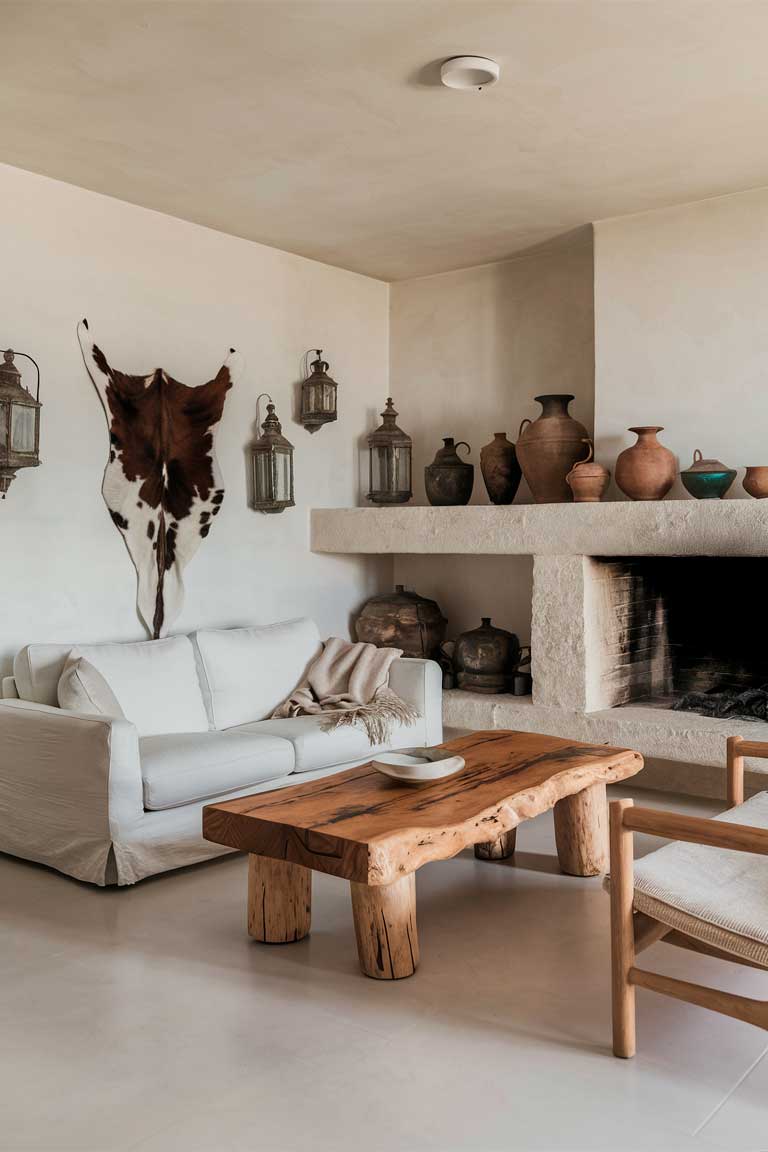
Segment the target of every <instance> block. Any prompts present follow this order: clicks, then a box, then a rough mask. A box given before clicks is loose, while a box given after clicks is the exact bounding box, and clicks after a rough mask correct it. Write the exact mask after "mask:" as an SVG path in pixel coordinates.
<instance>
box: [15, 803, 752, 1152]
mask: <svg viewBox="0 0 768 1152" xmlns="http://www.w3.org/2000/svg"><path fill="white" fill-rule="evenodd" d="M624 794H627V793H626V790H625V792H624ZM639 799H640V802H642V803H649V802H650V803H654V804H658V805H659V806H666V807H669V806H678V807H684V808H685V809H686V810H689V811H700V812H708V811H712V806H711V805H707V803H706V802H699V803H692V802H689V803H688V804H683V803H682V802H680V803H678V804H677V805H676V804H675V800H674V798H670V797H669V796H663V797H662V796H653V795H652V794H648V793H642V794H639ZM651 843H652V842H650V841H645V842H644V843H640V844H638V849H639V850H640V851H643V850H646V849H647V848H648V847H649V846H650V844H651ZM552 852H553V839H552V821H551V817H550V816H544V817H540V818H539V819H538V820H535V821H532V822H531V823H529V824H526V825H524V826H523V828H522V829H521V830H520V832H519V834H518V854H517V859H516V864H515V865H514V866H513V865H511V864H510V863H501V864H489V863H485V864H484V863H480V862H476V861H475V860H474V858H473V856H472V855H471V854H468V853H463V854H462V855H460V856H458V857H456V858H455V859H454V860H452V861H446V862H443V863H439V864H432V865H429V866H427V867H426V868H424V869H422V871H421V872H420V873H419V876H418V905H419V906H418V912H419V929H420V937H421V947H422V964H421V968H420V969H419V971H418V973H417V974H416V975H415V976H414V977H413V978H411V979H410V980H403V981H400V982H398V983H379V982H377V981H373V980H369V979H366V978H365V977H363V976H361V975H360V973H359V971H358V969H357V964H356V956H355V946H354V938H353V931H352V918H351V911H350V906H349V894H348V891H347V885H346V884H345V883H344V882H343V881H340V880H336V879H333V878H331V877H326V876H316V877H315V887H314V921H313V933H312V936H311V937H310V938H309V939H308V940H306V941H303V942H302V943H299V944H294V945H287V946H284V947H269V946H264V945H259V944H256V943H254V942H252V941H250V940H249V939H248V937H247V935H246V934H245V929H244V915H245V880H246V862H245V859H244V858H242V857H234V856H230V857H225V858H223V859H221V860H219V861H216V862H214V863H212V864H205V865H200V866H198V867H196V868H189V869H186V870H184V871H182V872H177V873H174V874H168V875H166V876H161V877H157V878H155V879H153V880H149V881H145V882H144V883H142V884H139V885H137V886H136V887H135V888H130V889H122V890H119V891H116V890H106V891H105V890H97V889H94V888H90V887H87V886H86V885H82V884H78V883H76V882H74V881H71V880H68V879H65V878H64V877H62V876H59V875H57V874H55V873H53V872H49V871H47V870H46V869H44V868H40V867H36V866H34V865H31V864H25V863H22V862H20V861H15V860H12V859H9V858H8V857H0V917H1V920H0V1098H1V1099H0V1149H2V1150H3V1152H11V1150H14V1152H15V1150H19V1152H20V1150H26V1149H48V1150H55V1152H60V1150H62V1152H63V1150H65V1149H67V1150H77V1152H86V1150H88V1152H128V1150H129V1149H130V1150H132V1152H175V1150H177V1149H178V1150H183V1152H203V1150H204V1152H245V1150H254V1149H263V1150H266V1152H270V1150H276V1152H277V1150H280V1152H282V1150H289V1149H290V1150H297V1152H298V1150H300V1152H315V1150H318V1152H324V1150H329V1152H330V1150H333V1152H348V1150H349V1152H358V1150H364V1152H378V1150H381V1152H384V1150H386V1152H410V1150H414V1152H415V1150H417V1149H418V1150H421V1149H435V1150H443V1152H451V1150H454V1149H455V1150H458V1149H462V1150H463V1149H477V1150H479V1152H495V1150H497V1149H498V1150H502V1149H523V1150H528V1149H530V1150H537V1152H538V1150H540V1152H549V1150H562V1152H582V1150H583V1152H602V1150H605V1152H608V1150H610V1152H623V1150H633V1149H655V1150H656V1152H668V1150H673V1149H675V1150H676V1149H686V1150H687V1149H696V1150H699V1152H707V1150H708V1149H724V1150H725V1149H727V1150H728V1152H742V1150H743V1152H747V1150H749V1152H759V1150H765V1149H768V1056H766V1051H767V1040H768V1038H767V1037H766V1034H765V1033H764V1032H761V1031H759V1030H758V1029H755V1028H750V1027H748V1026H747V1025H745V1024H740V1023H737V1022H735V1021H731V1020H727V1019H725V1018H724V1017H720V1016H715V1015H712V1014H710V1013H708V1012H705V1011H703V1010H701V1009H698V1010H697V1009H695V1008H692V1007H689V1006H687V1005H684V1004H678V1003H675V1002H674V1001H671V1000H667V999H662V998H661V997H657V996H653V995H652V994H651V993H644V992H640V993H639V996H638V999H639V1028H638V1039H639V1054H638V1056H637V1057H636V1059H635V1060H633V1061H630V1062H625V1061H619V1060H616V1059H614V1058H613V1056H612V1055H611V1052H610V1024H609V1021H610V1003H609V965H608V949H609V944H608V900H607V897H606V896H605V895H604V893H603V892H602V890H601V885H600V881H599V880H577V879H572V878H569V877H565V876H562V875H560V874H559V873H558V871H557V867H556V863H555V861H554V859H553V856H552ZM643 962H644V963H645V964H647V965H648V966H653V967H659V968H663V969H664V970H665V971H668V972H670V973H672V974H675V975H682V976H688V977H691V978H693V979H699V980H709V981H718V982H719V983H720V984H721V986H722V987H726V988H729V989H734V990H740V991H743V992H745V993H747V994H750V995H755V996H758V997H763V998H764V997H765V996H766V993H767V992H768V988H767V987H766V985H767V984H768V978H767V977H766V976H765V975H764V974H763V973H759V972H754V971H750V970H748V969H736V968H735V967H733V966H725V965H722V964H720V963H718V962H716V961H712V960H707V959H705V958H701V957H696V956H693V955H690V954H688V953H686V952H683V951H681V950H679V949H674V948H669V947H668V946H664V945H657V946H656V947H655V948H653V949H652V950H650V951H649V952H647V953H645V954H644V958H643Z"/></svg>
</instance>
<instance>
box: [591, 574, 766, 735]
mask: <svg viewBox="0 0 768 1152" xmlns="http://www.w3.org/2000/svg"><path fill="white" fill-rule="evenodd" d="M594 562H595V565H596V568H595V573H596V576H597V595H598V597H599V604H600V608H599V619H600V621H601V629H602V637H601V639H602V644H601V656H600V675H601V679H602V688H603V695H604V697H605V698H606V699H607V701H609V702H610V704H611V705H612V706H614V707H615V706H619V705H622V704H631V703H637V702H639V701H642V702H643V703H644V704H652V705H655V706H657V707H665V708H672V707H675V708H684V709H686V710H691V711H696V712H703V713H708V714H711V715H753V716H755V717H756V718H760V719H768V617H767V616H766V612H765V606H766V589H767V588H768V559H765V558H758V557H755V558H752V557H712V556H694V557H612V558H610V559H598V558H595V561H594ZM763 687H766V692H765V693H763V694H761V693H760V692H759V691H757V692H756V691H755V690H759V689H761V688H763ZM745 694H746V695H745Z"/></svg>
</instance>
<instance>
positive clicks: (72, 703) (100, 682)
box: [58, 656, 125, 720]
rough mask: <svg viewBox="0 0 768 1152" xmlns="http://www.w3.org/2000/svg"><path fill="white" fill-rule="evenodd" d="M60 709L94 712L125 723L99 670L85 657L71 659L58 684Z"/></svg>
mask: <svg viewBox="0 0 768 1152" xmlns="http://www.w3.org/2000/svg"><path fill="white" fill-rule="evenodd" d="M58 693H59V707H60V708H66V709H68V710H69V711H71V712H93V713H95V714H96V715H97V716H114V717H117V718H118V719H122V720H124V719H125V713H124V712H123V710H122V708H121V707H120V705H119V703H118V701H117V697H116V696H115V694H114V692H113V691H112V689H111V688H110V686H109V684H107V682H106V680H105V679H104V677H103V676H102V674H101V672H99V671H98V669H96V668H94V666H93V664H91V662H90V660H86V658H85V656H81V657H80V658H79V659H75V658H74V657H72V656H70V658H69V660H67V662H66V664H65V665H64V671H63V672H62V674H61V679H60V680H59V689H58Z"/></svg>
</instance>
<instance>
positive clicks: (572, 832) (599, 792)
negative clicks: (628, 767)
mask: <svg viewBox="0 0 768 1152" xmlns="http://www.w3.org/2000/svg"><path fill="white" fill-rule="evenodd" d="M555 843H556V844H557V856H558V859H559V861H560V867H561V868H562V870H563V872H566V873H567V874H568V875H569V876H599V875H600V873H601V872H607V871H608V806H607V801H606V795H605V784H592V785H591V786H590V787H589V788H584V789H583V790H582V791H581V792H576V793H575V794H574V795H573V796H566V797H564V798H563V799H562V800H558V801H557V803H556V804H555Z"/></svg>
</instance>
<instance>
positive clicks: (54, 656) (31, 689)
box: [13, 644, 72, 708]
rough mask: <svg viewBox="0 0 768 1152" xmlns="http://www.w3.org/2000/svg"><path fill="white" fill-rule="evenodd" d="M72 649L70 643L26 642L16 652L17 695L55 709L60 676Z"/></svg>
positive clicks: (57, 700)
mask: <svg viewBox="0 0 768 1152" xmlns="http://www.w3.org/2000/svg"><path fill="white" fill-rule="evenodd" d="M71 651H72V645H71V644H28V645H27V646H26V648H22V649H21V651H20V652H17V653H16V657H15V659H14V661H13V677H14V680H15V681H16V691H17V692H18V694H19V698H20V699H21V700H31V701H33V703H35V704H48V705H49V707H51V708H56V707H57V706H58V703H59V698H58V687H59V679H60V677H61V674H62V672H63V671H64V665H65V664H66V662H67V660H68V659H69V654H70V652H71Z"/></svg>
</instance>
